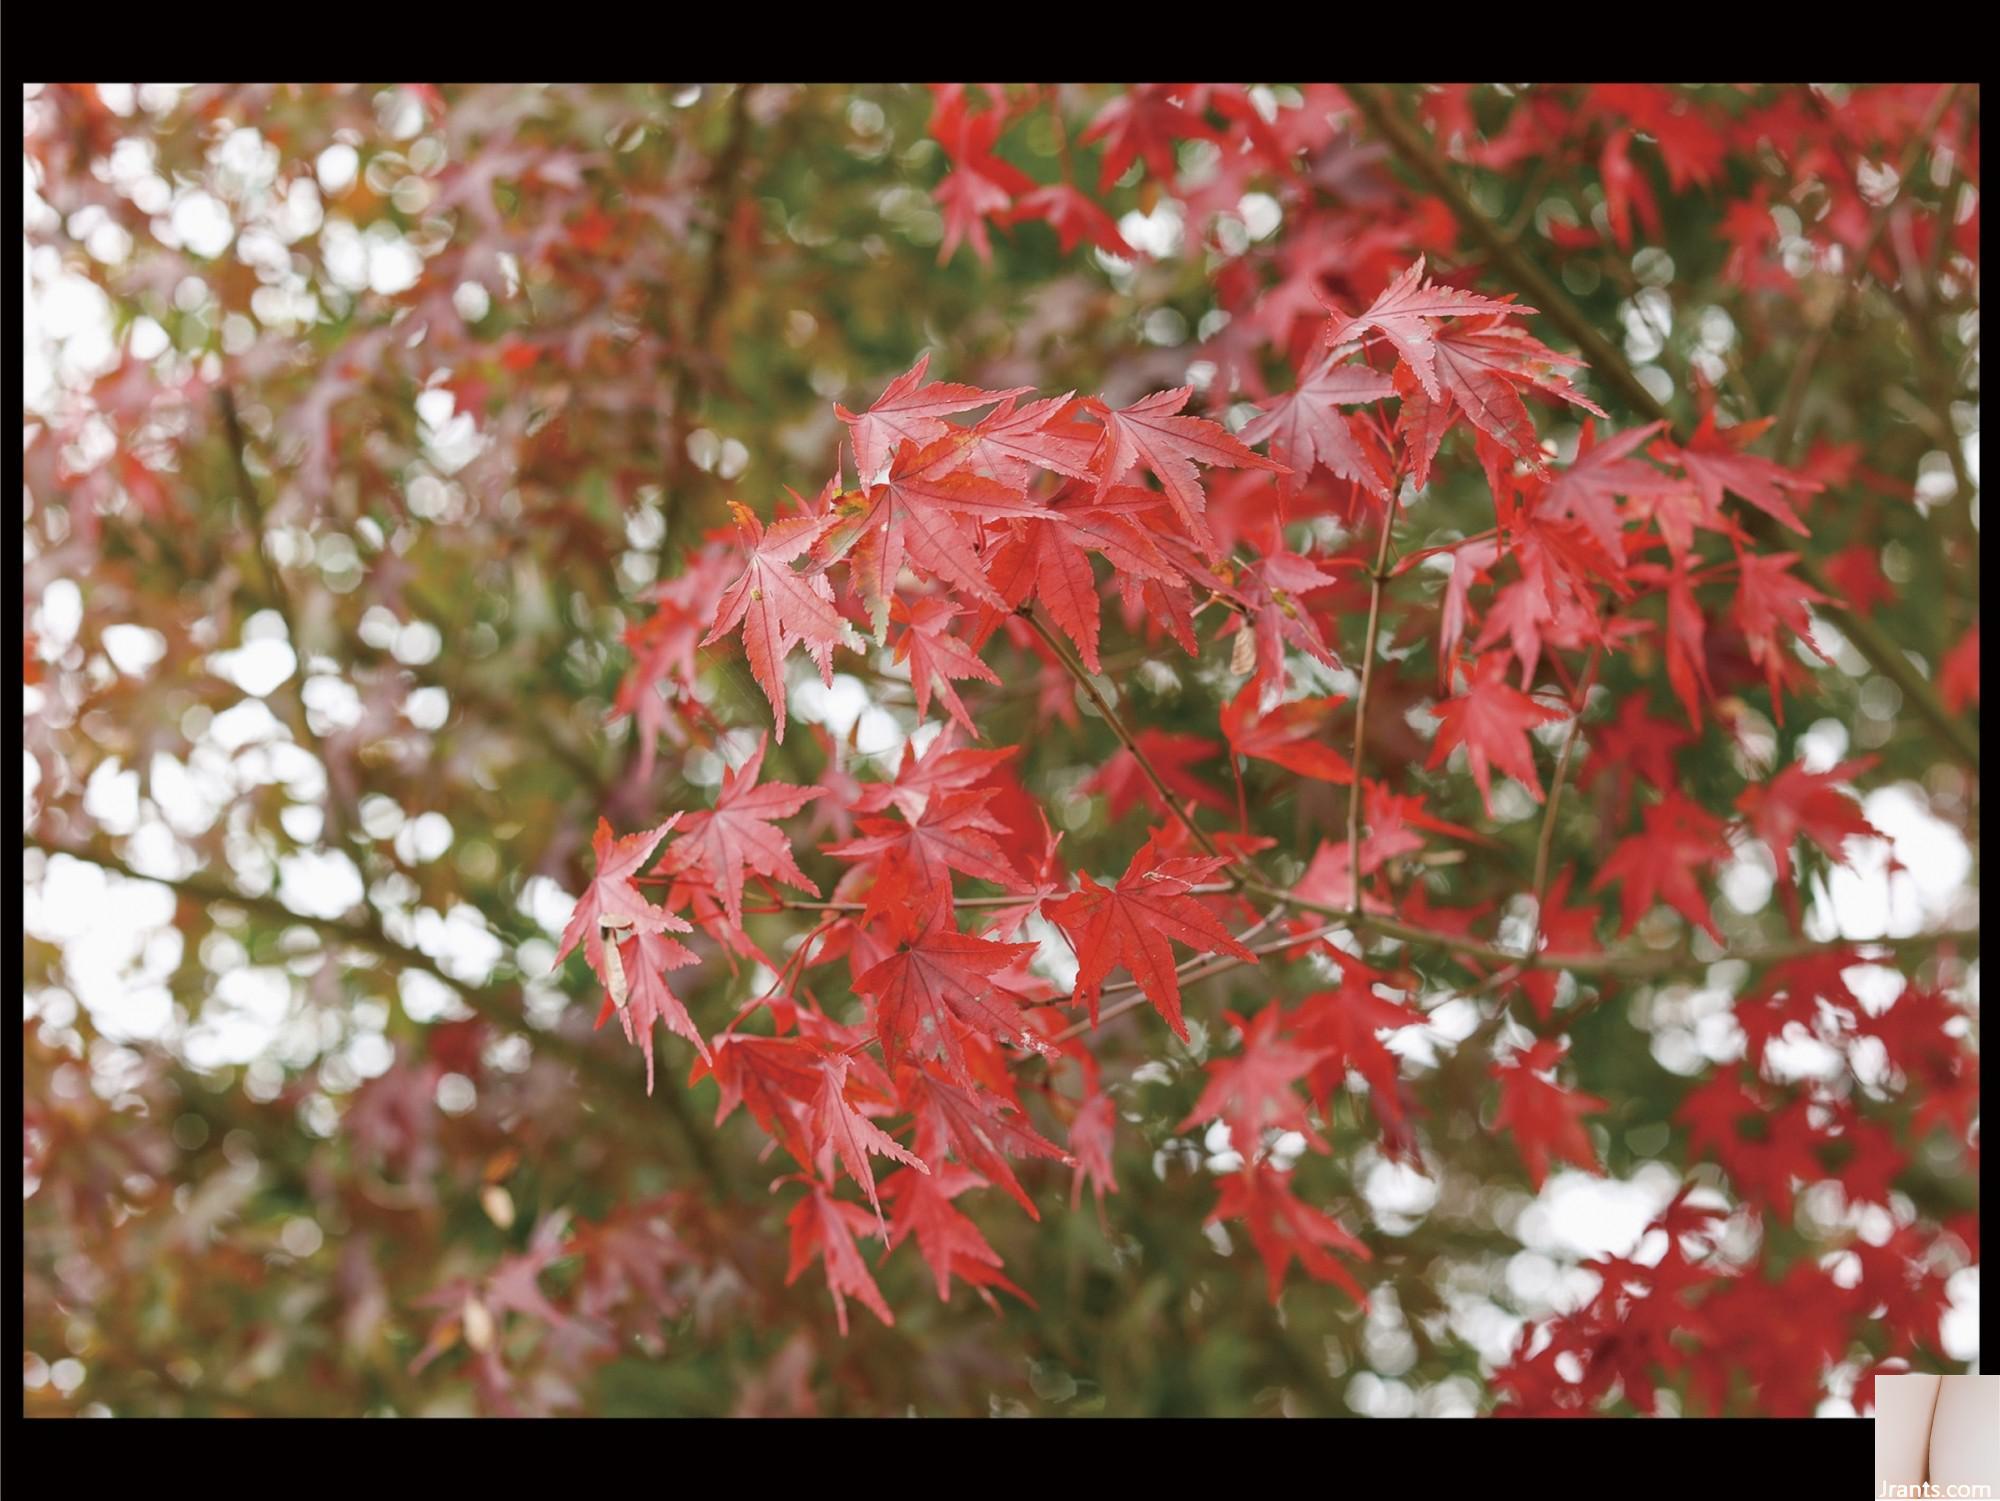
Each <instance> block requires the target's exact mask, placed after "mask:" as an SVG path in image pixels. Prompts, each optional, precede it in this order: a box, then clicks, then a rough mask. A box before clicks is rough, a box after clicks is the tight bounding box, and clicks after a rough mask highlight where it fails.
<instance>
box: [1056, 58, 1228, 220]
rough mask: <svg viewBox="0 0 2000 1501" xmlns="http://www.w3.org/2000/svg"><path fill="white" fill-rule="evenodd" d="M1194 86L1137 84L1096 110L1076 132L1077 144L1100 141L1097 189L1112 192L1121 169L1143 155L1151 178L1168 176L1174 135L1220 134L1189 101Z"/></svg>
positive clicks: (1179, 138)
mask: <svg viewBox="0 0 2000 1501" xmlns="http://www.w3.org/2000/svg"><path fill="white" fill-rule="evenodd" d="M1194 88H1195V86H1194V85H1191V84H1166V83H1149V84H1139V85H1137V86H1135V87H1133V88H1130V89H1126V90H1123V91H1121V92H1120V93H1118V94H1116V95H1114V96H1113V97H1112V98H1111V99H1110V100H1109V101H1108V102H1107V103H1106V104H1105V106H1104V108H1103V109H1101V110H1099V111H1098V112H1097V116H1096V118H1095V119H1093V120H1092V121H1091V122H1090V124H1089V126H1088V127H1086V128H1085V130H1084V132H1083V134H1082V135H1081V136H1080V137H1078V144H1080V145H1084V146H1088V145H1091V144H1092V143H1093V142H1096V141H1102V142H1104V165H1103V167H1102V169H1101V170H1100V171H1099V173H1098V177H1097V191H1098V192H1100V193H1108V192H1110V191H1111V188H1112V185H1113V184H1114V183H1116V182H1117V181H1118V179H1119V178H1121V177H1123V176H1124V175H1125V169H1126V168H1128V167H1130V166H1131V165H1132V163H1133V162H1135V161H1138V160H1140V159H1142V158H1143V159H1144V161H1145V163H1146V166H1147V168H1148V169H1149V170H1150V171H1151V172H1152V174H1153V176H1154V177H1155V178H1157V179H1158V180H1159V181H1161V182H1172V181H1173V180H1174V177H1175V173H1176V165H1177V164H1176V162H1175V160H1174V143H1175V142H1176V141H1187V140H1202V141H1214V140H1219V139H1220V138H1221V137H1220V136H1219V134H1218V133H1217V131H1216V130H1215V127H1214V126H1212V125H1210V124H1209V123H1208V122H1207V121H1206V120H1204V119H1203V118H1202V117H1201V115H1200V113H1199V112H1198V111H1197V110H1195V109H1192V108H1190V107H1189V104H1190V101H1191V99H1192V97H1193V90H1194Z"/></svg>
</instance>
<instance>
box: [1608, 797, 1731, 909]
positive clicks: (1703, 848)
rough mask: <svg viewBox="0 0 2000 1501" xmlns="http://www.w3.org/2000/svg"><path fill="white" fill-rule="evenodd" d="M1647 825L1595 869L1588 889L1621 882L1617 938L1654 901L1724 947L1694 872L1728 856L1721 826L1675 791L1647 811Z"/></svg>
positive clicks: (1727, 844) (1727, 845)
mask: <svg viewBox="0 0 2000 1501" xmlns="http://www.w3.org/2000/svg"><path fill="white" fill-rule="evenodd" d="M1645 824H1646V826H1645V828H1644V830H1642V831H1641V832H1640V833H1637V834H1633V835H1631V836H1629V837H1628V838H1626V839H1624V840H1622V841H1620V843H1619V845H1618V848H1617V849H1615V850H1613V851H1612V852H1611V856H1610V858H1609V859H1607V860H1606V861H1605V862H1604V864H1603V865H1602V866H1600V867H1599V868H1598V872H1597V879H1596V880H1595V881H1593V882H1592V883H1591V890H1593V891H1601V890H1602V889H1603V888H1604V887H1606V886H1608V885H1610V884H1611V883H1612V882H1613V881H1617V882H1619V883H1620V891H1619V893H1618V895H1619V902H1620V905H1621V907H1622V908H1623V910H1624V914H1625V921H1624V926H1623V927H1621V928H1620V929H1619V932H1620V933H1621V934H1623V933H1630V932H1631V931H1632V929H1633V928H1634V927H1636V926H1637V925H1638V922H1639V919H1640V918H1642V917H1644V916H1645V915H1646V913H1647V912H1649V911H1651V910H1652V907H1653V904H1654V903H1655V902H1656V901H1666V902H1668V903H1670V904H1671V905H1672V906H1673V908H1674V909H1675V910H1676V911H1677V912H1679V913H1680V914H1681V916H1683V917H1685V918H1686V919H1687V920H1688V921H1689V922H1691V923H1693V924H1694V925H1695V926H1696V927H1698V928H1700V929H1701V930H1702V931H1703V932H1705V933H1706V934H1708V936H1709V937H1710V938H1713V939H1714V940H1715V941H1716V942H1717V943H1718V944H1720V943H1722V941H1723V939H1722V933H1721V931H1720V930H1719V929H1717V927H1716V926H1715V919H1714V917H1712V916H1711V915H1710V913H1709V910H1708V903H1707V901H1705V900H1704V899H1703V897H1702V894H1701V888H1700V887H1699V886H1697V885H1696V884H1695V875H1696V873H1697V872H1699V871H1701V870H1705V869H1707V868H1709V867H1711V866H1713V865H1714V864H1715V863H1716V862H1717V861H1719V860H1721V859H1723V858H1724V857H1725V856H1727V855H1728V853H1729V843H1728V841H1727V840H1726V839H1725V838H1724V837H1723V831H1722V821H1721V820H1720V819H1718V818H1716V817H1715V816H1714V815H1713V814H1711V813H1709V812H1708V811H1706V810H1705V809H1703V808H1702V807H1700V806H1699V805H1698V804H1696V803H1693V802H1690V801H1689V800H1688V799H1687V798H1686V797H1685V796H1684V795H1683V794H1682V793H1681V792H1680V791H1679V789H1677V788H1676V789H1674V790H1671V791H1669V792H1668V793H1667V794H1666V795H1665V796H1664V797H1662V798H1661V799H1660V801H1659V802H1657V803H1654V804H1653V805H1651V806H1650V807H1648V808H1647V809H1646V813H1645Z"/></svg>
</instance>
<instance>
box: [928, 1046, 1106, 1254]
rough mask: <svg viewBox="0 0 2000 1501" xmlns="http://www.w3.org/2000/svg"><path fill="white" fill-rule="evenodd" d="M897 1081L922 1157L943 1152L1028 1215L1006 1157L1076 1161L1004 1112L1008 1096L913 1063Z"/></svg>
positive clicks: (1033, 1212) (1031, 1204)
mask: <svg viewBox="0 0 2000 1501" xmlns="http://www.w3.org/2000/svg"><path fill="white" fill-rule="evenodd" d="M1050 1051H1051V1054H1052V1050H1050ZM900 1085H901V1088H902V1092H903V1096H904V1098H905V1099H906V1100H907V1101H909V1103H910V1107H911V1109H912V1110H913V1111H914V1112H915V1114H916V1117H917V1145H918V1147H919V1148H920V1149H921V1150H922V1151H923V1154H924V1156H925V1157H927V1158H929V1159H930V1160H931V1161H933V1162H935V1161H937V1160H938V1159H940V1158H942V1157H943V1156H944V1155H945V1154H946V1153H947V1152H949V1153H950V1154H951V1155H953V1156H955V1157H957V1158H958V1159H959V1160H960V1161H961V1162H963V1163H964V1164H965V1165H966V1166H967V1167H969V1168H971V1169H972V1170H973V1171H974V1172H976V1173H978V1174H979V1175H980V1176H981V1177H983V1178H984V1179H986V1181H987V1182H989V1183H991V1184H993V1185H994V1186H995V1187H996V1188H999V1189H1001V1190H1002V1191H1003V1192H1005V1193H1006V1194H1007V1195H1008V1197H1010V1198H1012V1199H1013V1200H1014V1202H1015V1203H1017V1204H1019V1205H1020V1206H1021V1207H1022V1208H1023V1209H1025V1210H1026V1211H1027V1212H1028V1218H1029V1219H1032V1220H1039V1219H1040V1218H1041V1217H1042V1216H1041V1213H1040V1211H1039V1210H1037V1209H1036V1208H1035V1201H1034V1200H1033V1199H1031V1198H1029V1197H1028V1194H1027V1190H1025V1189H1024V1188H1022V1187H1021V1184H1020V1180H1018V1179H1017V1178H1015V1176H1014V1170H1013V1168H1011V1167H1009V1166H1008V1165H1007V1159H1008V1158H1009V1157H1023V1158H1025V1157H1045V1158H1048V1159H1050V1160H1052V1161H1055V1162H1060V1163H1062V1164H1063V1165H1064V1166H1066V1167H1074V1166H1076V1160H1075V1159H1074V1158H1073V1157H1071V1156H1070V1155H1069V1153H1067V1152H1065V1151H1064V1150H1063V1149H1062V1148H1061V1147H1059V1146H1057V1145H1056V1144H1055V1143H1054V1142H1052V1141H1049V1140H1047V1139H1046V1138H1045V1137H1043V1136H1041V1135H1039V1134H1037V1133H1036V1132H1035V1131H1034V1130H1033V1129H1032V1128H1031V1127H1029V1126H1028V1125H1027V1124H1026V1122H1025V1121H1024V1120H1016V1119H1013V1118H1012V1117H1011V1116H1010V1115H1009V1114H1008V1112H1010V1111H1013V1110H1014V1108H1015V1107H1014V1106H1013V1105H1011V1104H1010V1103H1009V1102H1008V1101H1006V1100H1002V1099H999V1098H997V1097H996V1096H993V1095H991V1094H980V1093H975V1092H974V1091H973V1090H972V1088H971V1080H970V1079H967V1080H966V1081H965V1086H966V1087H963V1088H961V1087H960V1086H959V1085H957V1084H953V1083H951V1082H950V1081H949V1080H945V1079H941V1078H939V1077H938V1076H937V1075H936V1074H934V1073H932V1072H931V1071H930V1070H929V1069H921V1068H919V1069H908V1070H905V1071H904V1073H903V1074H902V1076H901V1078H900Z"/></svg>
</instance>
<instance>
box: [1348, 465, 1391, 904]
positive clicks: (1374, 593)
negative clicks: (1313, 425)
mask: <svg viewBox="0 0 2000 1501" xmlns="http://www.w3.org/2000/svg"><path fill="white" fill-rule="evenodd" d="M1395 529H1396V502H1395V499H1394V497H1391V498H1390V500H1389V503H1388V504H1387V505H1386V506H1385V507H1384V508H1383V511H1382V536H1381V540H1379V541H1378V542H1377V543H1376V544H1375V569H1374V572H1372V573H1371V574H1369V576H1368V637H1367V639H1366V640H1364V641H1363V642H1362V643H1361V692H1360V696H1359V697H1357V698H1356V699H1355V701H1354V780H1353V781H1351V782H1349V783H1348V784H1347V875H1348V881H1349V885H1348V890H1347V899H1348V905H1349V909H1350V910H1351V911H1353V912H1355V913H1357V914H1358V913H1359V912H1360V911H1361V786H1362V781H1363V778H1362V775H1361V757H1362V754H1363V742H1364V741H1365V739H1366V738H1367V734H1368V689H1369V686H1370V685H1371V684H1372V683H1373V681H1374V678H1375V633H1376V631H1377V630H1379V629H1380V625H1379V622H1380V620H1381V618H1382V585H1383V584H1384V583H1385V582H1387V580H1388V573H1387V572H1386V570H1387V568H1388V566H1389V537H1390V534H1391V533H1393V532H1394V531H1395Z"/></svg>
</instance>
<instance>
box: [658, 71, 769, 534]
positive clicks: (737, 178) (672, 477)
mask: <svg viewBox="0 0 2000 1501" xmlns="http://www.w3.org/2000/svg"><path fill="white" fill-rule="evenodd" d="M755 87H756V85H755V84H748V83H739V84H737V85H736V92H735V94H734V95H733V96H732V97H731V99H730V101H729V134H728V136H727V138H726V139H725V140H724V141H723V144H722V150H721V151H719V152H718V153H717V154H716V157H715V160H714V162H713V163H711V164H710V167H709V172H708V176H707V178H706V180H705V182H704V184H703V190H704V191H705V192H707V193H709V194H711V195H713V196H714V197H715V199H716V205H715V242H714V243H713V244H712V245H710V246H709V248H708V264H707V267H706V270H705V273H704V275H703V278H702V284H701V292H700V294H699V295H698V296H697V298H696V300H695V305H694V307H693V309H692V310H691V311H690V313H689V317H688V325H687V328H686V329H685V330H684V332H683V335H682V338H681V340H680V361H679V364H678V365H677V366H676V368H675V370H674V410H673V416H672V419H671V422H670V424H669V426H668V430H667V431H668V439H667V441H668V442H669V443H671V444H672V445H673V446H672V449H671V451H670V452H669V453H668V454H667V474H666V515H665V517H664V518H663V520H664V522H665V523H666V524H665V526H664V529H663V530H662V532H661V535H660V553H659V560H660V563H661V564H662V565H663V566H664V565H665V563H666V561H667V556H668V548H669V547H671V546H672V545H673V539H674V530H673V525H672V518H673V507H674V505H675V503H676V501H677V500H678V496H677V495H676V494H675V492H676V491H677V490H678V489H679V488H680V485H681V482H682V481H683V480H684V479H685V478H686V477H687V467H688V452H687V443H688V436H689V434H690V433H691V432H692V431H693V430H694V404H695V400H696V398H697V396H698V395H699V394H700V385H701V377H700V375H699V374H698V372H697V362H698V361H699V360H702V359H705V358H706V357H707V351H708V343H709V336H710V334H711V333H713V331H714V328H715V320H716V317H717V315H718V314H720V313H721V311H722V304H723V300H724V298H725V297H726V296H727V294H728V291H729V259H730V258H729V230H730V225H731V222H732V221H733V220H734V219H735V217H736V205H737V202H738V201H739V200H740V199H741V197H742V196H743V158H744V155H745V153H746V152H747V150H748V149H749V145H750V91H751V89H753V88H755Z"/></svg>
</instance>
